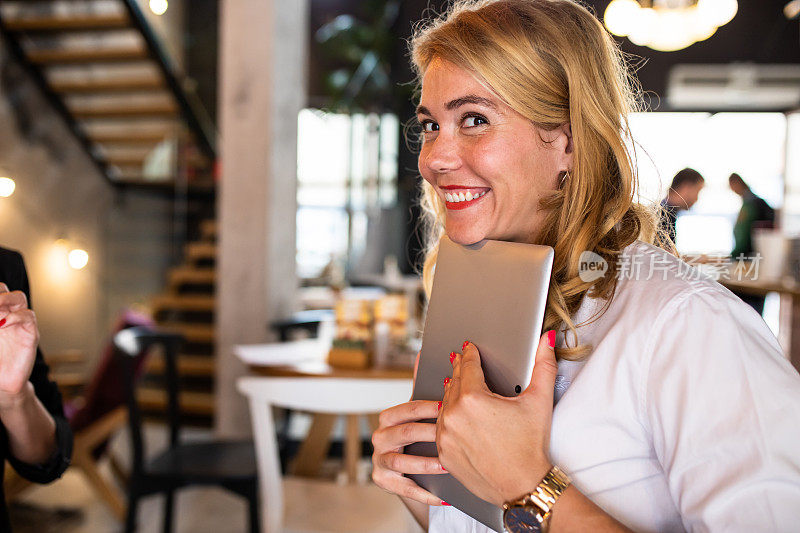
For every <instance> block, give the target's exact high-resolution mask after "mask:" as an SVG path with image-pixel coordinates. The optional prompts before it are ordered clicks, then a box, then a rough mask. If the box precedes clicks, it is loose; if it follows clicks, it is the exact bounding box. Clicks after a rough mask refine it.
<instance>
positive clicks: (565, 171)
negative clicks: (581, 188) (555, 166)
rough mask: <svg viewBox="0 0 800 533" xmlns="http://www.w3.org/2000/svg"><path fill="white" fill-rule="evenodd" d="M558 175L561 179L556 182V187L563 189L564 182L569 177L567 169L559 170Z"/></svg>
mask: <svg viewBox="0 0 800 533" xmlns="http://www.w3.org/2000/svg"><path fill="white" fill-rule="evenodd" d="M559 175H560V176H561V181H560V182H559V183H558V188H559V189H563V188H564V184H565V183H566V182H567V178H569V170H562V171H561V172H559Z"/></svg>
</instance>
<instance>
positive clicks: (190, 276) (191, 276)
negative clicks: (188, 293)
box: [169, 267, 217, 289]
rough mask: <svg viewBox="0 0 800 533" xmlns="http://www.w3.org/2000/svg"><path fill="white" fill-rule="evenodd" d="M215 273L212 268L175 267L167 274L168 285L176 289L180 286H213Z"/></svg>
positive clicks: (215, 278)
mask: <svg viewBox="0 0 800 533" xmlns="http://www.w3.org/2000/svg"><path fill="white" fill-rule="evenodd" d="M216 281H217V271H216V270H215V269H213V268H194V267H176V268H173V269H172V270H170V272H169V285H170V287H171V288H173V289H176V288H177V287H178V286H180V285H214V284H215V283H216Z"/></svg>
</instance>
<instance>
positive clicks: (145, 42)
mask: <svg viewBox="0 0 800 533" xmlns="http://www.w3.org/2000/svg"><path fill="white" fill-rule="evenodd" d="M140 5H146V1H144V0H1V1H0V34H2V38H3V40H4V43H5V47H6V49H7V51H8V52H9V54H10V55H11V56H13V58H14V59H15V60H16V61H17V62H18V63H19V64H20V65H22V67H24V68H25V69H26V70H27V72H28V74H29V75H30V77H31V78H32V79H33V81H34V82H35V83H36V84H37V85H38V87H39V89H40V90H41V92H42V94H44V95H45V97H46V98H47V99H48V101H49V102H50V104H51V105H52V107H53V108H54V109H55V110H56V111H57V112H58V114H59V115H60V116H61V117H62V119H63V120H64V121H65V123H66V124H67V126H68V127H69V129H70V131H71V132H72V134H73V135H74V136H75V137H76V139H77V140H78V141H79V142H80V144H81V146H82V147H83V149H84V150H85V151H86V153H87V155H88V156H89V157H90V158H91V160H92V161H93V162H94V164H95V166H96V167H97V169H98V170H99V171H100V173H101V174H102V175H103V176H104V178H105V179H106V180H108V182H109V183H110V184H111V185H112V186H113V187H114V188H116V189H120V190H124V189H129V188H134V189H146V190H148V191H155V192H156V193H165V194H168V195H170V196H174V198H175V201H174V204H173V207H174V210H175V212H176V216H181V217H183V218H184V220H183V221H182V222H181V224H184V225H185V229H186V230H187V232H188V234H189V235H195V234H196V235H199V236H198V237H197V240H196V241H194V242H190V243H188V244H186V245H185V247H184V253H183V263H182V264H181V265H180V266H178V267H176V268H173V269H172V270H171V271H170V273H169V277H168V280H167V287H166V289H165V292H164V293H163V294H161V295H159V296H157V297H155V298H154V299H153V300H152V312H153V316H154V318H155V319H156V321H157V323H158V324H159V325H160V326H162V327H164V328H165V329H170V330H173V331H176V332H178V333H181V334H182V335H184V336H185V338H186V343H185V346H184V349H183V352H182V353H181V354H180V358H179V361H178V371H179V375H180V376H181V380H182V383H181V398H180V405H181V410H182V415H183V417H184V418H185V419H188V420H189V421H196V422H198V423H200V424H203V425H207V424H209V423H211V422H212V421H213V414H214V397H213V381H214V286H215V280H216V276H215V269H214V266H215V255H216V224H215V222H214V221H213V219H209V220H206V221H205V222H202V223H200V225H199V228H198V227H197V222H196V220H197V218H198V217H204V218H208V217H213V206H214V193H215V190H214V189H215V188H214V182H213V176H212V175H213V166H214V161H215V158H216V156H215V140H214V139H215V133H214V127H213V124H212V122H211V120H210V119H209V118H208V117H207V115H206V114H205V112H204V110H203V109H202V106H201V105H199V100H198V99H197V97H196V96H195V95H194V93H193V91H192V90H191V88H190V82H189V81H187V80H184V78H183V76H182V75H181V74H180V73H179V71H178V70H177V69H176V68H175V66H174V62H173V61H172V60H171V59H170V58H169V57H168V56H167V53H166V52H165V48H164V47H163V46H162V44H161V40H160V38H159V37H158V36H157V35H156V33H155V32H154V31H153V29H152V28H151V26H150V24H149V22H148V19H147V18H146V16H145V12H144V11H143V8H142V7H140ZM163 380H164V367H163V361H162V360H161V358H160V357H153V358H151V361H150V364H149V366H148V368H147V373H146V375H145V376H144V379H143V383H142V388H141V390H140V394H139V398H140V402H141V403H142V406H143V408H144V410H145V412H147V413H149V414H152V415H156V416H159V415H163V414H164V413H165V411H166V403H167V402H166V393H165V392H164V387H163Z"/></svg>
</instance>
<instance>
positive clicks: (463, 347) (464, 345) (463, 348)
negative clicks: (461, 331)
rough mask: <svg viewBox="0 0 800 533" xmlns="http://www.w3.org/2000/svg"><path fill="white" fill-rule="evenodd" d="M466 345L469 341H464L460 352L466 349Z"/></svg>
mask: <svg viewBox="0 0 800 533" xmlns="http://www.w3.org/2000/svg"><path fill="white" fill-rule="evenodd" d="M467 344H469V341H464V344H462V345H461V351H462V352H463V351H464V350H466V349H467Z"/></svg>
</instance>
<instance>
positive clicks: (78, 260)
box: [67, 248, 89, 270]
mask: <svg viewBox="0 0 800 533" xmlns="http://www.w3.org/2000/svg"><path fill="white" fill-rule="evenodd" d="M67 261H69V266H71V267H72V268H74V269H75V270H80V269H82V268H83V267H85V266H86V265H87V264H88V263H89V253H88V252H87V251H86V250H81V249H80V248H75V249H74V250H70V252H69V254H68V255H67Z"/></svg>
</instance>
